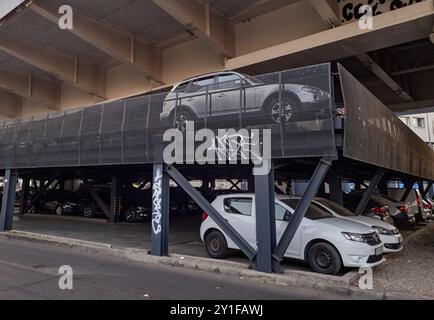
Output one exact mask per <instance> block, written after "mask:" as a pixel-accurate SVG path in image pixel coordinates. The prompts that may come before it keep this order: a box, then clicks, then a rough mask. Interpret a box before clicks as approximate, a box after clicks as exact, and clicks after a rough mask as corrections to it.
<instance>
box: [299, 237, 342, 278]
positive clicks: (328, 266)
mask: <svg viewBox="0 0 434 320" xmlns="http://www.w3.org/2000/svg"><path fill="white" fill-rule="evenodd" d="M307 261H308V263H309V266H310V268H311V269H312V270H313V271H315V272H318V273H324V274H338V273H339V271H341V269H342V259H341V256H340V255H339V252H338V251H337V250H336V249H335V247H333V246H332V245H330V244H328V243H326V242H318V243H315V244H314V245H313V246H312V247H311V248H310V249H309V251H308V253H307Z"/></svg>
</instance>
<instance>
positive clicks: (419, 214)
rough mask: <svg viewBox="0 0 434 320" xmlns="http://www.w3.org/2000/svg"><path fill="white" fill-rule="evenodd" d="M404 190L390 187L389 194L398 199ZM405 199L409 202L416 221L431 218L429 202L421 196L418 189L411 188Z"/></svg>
mask: <svg viewBox="0 0 434 320" xmlns="http://www.w3.org/2000/svg"><path fill="white" fill-rule="evenodd" d="M404 192H405V189H390V190H389V194H390V198H391V199H400V198H401V197H402V196H403V194H404ZM406 201H407V202H408V203H409V204H410V208H411V209H412V212H413V213H414V216H415V219H416V221H418V222H425V221H427V220H429V219H430V218H431V215H432V214H431V210H432V209H431V208H430V204H429V203H428V202H427V201H426V199H424V198H423V196H422V195H421V193H420V191H419V190H418V189H411V191H410V193H409V194H408V196H407V199H406Z"/></svg>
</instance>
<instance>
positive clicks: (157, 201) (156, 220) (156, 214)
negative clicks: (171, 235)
mask: <svg viewBox="0 0 434 320" xmlns="http://www.w3.org/2000/svg"><path fill="white" fill-rule="evenodd" d="M162 179H163V174H162V172H161V169H157V171H156V173H155V176H154V182H153V185H152V232H153V233H154V234H155V235H157V234H160V232H161V215H162V212H161V201H162V196H161V186H162Z"/></svg>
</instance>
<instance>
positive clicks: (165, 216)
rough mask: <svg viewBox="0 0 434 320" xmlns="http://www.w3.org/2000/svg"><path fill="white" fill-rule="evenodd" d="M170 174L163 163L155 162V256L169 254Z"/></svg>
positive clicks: (153, 184) (153, 180) (153, 193)
mask: <svg viewBox="0 0 434 320" xmlns="http://www.w3.org/2000/svg"><path fill="white" fill-rule="evenodd" d="M169 192H170V188H169V176H168V174H167V173H166V172H165V166H164V165H163V164H154V167H153V179H152V223H151V228H152V230H151V232H152V236H151V244H152V248H151V253H152V255H154V256H159V257H161V256H167V255H169V214H170V205H169V202H170V194H169Z"/></svg>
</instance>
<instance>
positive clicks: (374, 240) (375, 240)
mask: <svg viewBox="0 0 434 320" xmlns="http://www.w3.org/2000/svg"><path fill="white" fill-rule="evenodd" d="M364 237H365V239H366V243H367V244H369V245H370V246H376V245H377V244H380V243H381V240H380V236H379V235H378V233H376V232H372V233H368V234H365V235H364Z"/></svg>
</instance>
